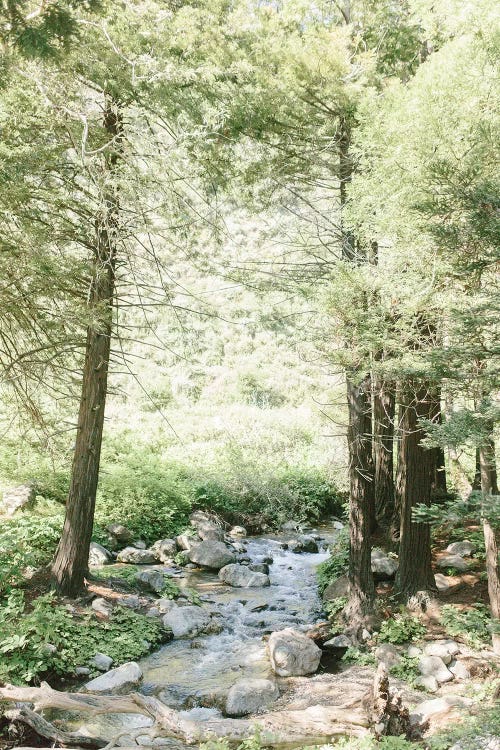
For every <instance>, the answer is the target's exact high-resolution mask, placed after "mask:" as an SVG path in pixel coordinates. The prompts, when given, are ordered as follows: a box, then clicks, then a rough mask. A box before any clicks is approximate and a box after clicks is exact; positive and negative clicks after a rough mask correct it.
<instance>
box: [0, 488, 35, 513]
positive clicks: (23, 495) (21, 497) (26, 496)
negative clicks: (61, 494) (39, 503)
mask: <svg viewBox="0 0 500 750" xmlns="http://www.w3.org/2000/svg"><path fill="white" fill-rule="evenodd" d="M35 498H36V483H35V482H34V481H32V482H26V483H25V484H19V485H18V486H17V487H11V488H10V489H8V490H4V493H3V499H2V503H3V507H4V508H5V515H7V516H13V515H14V513H16V512H17V511H18V510H21V508H27V507H28V506H29V505H32V504H33V503H34V502H35Z"/></svg>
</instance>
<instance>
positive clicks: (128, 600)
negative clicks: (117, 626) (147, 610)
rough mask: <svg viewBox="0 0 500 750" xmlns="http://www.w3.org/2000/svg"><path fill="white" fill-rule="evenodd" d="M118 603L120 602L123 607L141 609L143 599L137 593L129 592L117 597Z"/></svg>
mask: <svg viewBox="0 0 500 750" xmlns="http://www.w3.org/2000/svg"><path fill="white" fill-rule="evenodd" d="M117 604H120V605H121V606H122V607H128V609H139V607H140V606H141V600H140V599H139V597H138V596H136V595H135V594H127V595H125V596H121V597H120V598H119V599H117Z"/></svg>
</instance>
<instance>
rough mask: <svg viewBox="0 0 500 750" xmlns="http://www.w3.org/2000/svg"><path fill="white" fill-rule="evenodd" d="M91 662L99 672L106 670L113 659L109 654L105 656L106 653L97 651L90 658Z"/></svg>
mask: <svg viewBox="0 0 500 750" xmlns="http://www.w3.org/2000/svg"><path fill="white" fill-rule="evenodd" d="M92 664H93V665H94V667H97V669H99V670H100V671H101V672H107V671H108V669H110V667H111V665H112V664H113V659H112V658H111V656H107V655H106V654H100V653H97V654H96V655H95V656H94V658H93V659H92Z"/></svg>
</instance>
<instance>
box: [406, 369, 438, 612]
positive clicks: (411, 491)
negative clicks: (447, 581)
mask: <svg viewBox="0 0 500 750" xmlns="http://www.w3.org/2000/svg"><path fill="white" fill-rule="evenodd" d="M401 397H402V403H401V407H402V419H401V436H400V446H399V457H398V460H399V466H398V469H399V471H398V478H397V481H398V487H397V493H398V496H399V501H400V504H401V505H400V513H401V525H400V547H399V569H398V572H397V576H396V590H397V592H398V594H399V596H400V597H401V598H402V599H403V600H404V601H406V602H410V603H413V602H418V603H421V604H422V605H423V604H425V600H426V598H427V594H426V592H429V591H435V588H436V584H435V581H434V575H433V572H432V566H431V535H430V526H429V524H427V523H415V522H414V521H413V519H412V512H413V508H414V507H415V506H416V505H419V504H420V503H424V504H425V505H429V504H430V499H431V483H432V476H433V456H432V452H431V451H430V450H429V449H427V448H423V447H422V446H421V445H420V442H421V440H422V439H423V438H424V437H425V432H424V430H423V429H422V427H421V426H420V425H419V419H421V418H425V419H429V418H430V411H431V405H432V402H431V399H430V397H429V389H428V388H427V387H426V386H425V385H421V384H417V385H415V386H414V385H412V384H411V383H407V384H406V386H405V388H404V389H402V394H401Z"/></svg>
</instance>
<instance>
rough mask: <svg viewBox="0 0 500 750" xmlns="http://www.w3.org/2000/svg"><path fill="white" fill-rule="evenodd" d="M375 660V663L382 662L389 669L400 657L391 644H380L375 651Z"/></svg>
mask: <svg viewBox="0 0 500 750" xmlns="http://www.w3.org/2000/svg"><path fill="white" fill-rule="evenodd" d="M375 658H376V659H377V661H381V662H383V663H384V664H385V665H386V667H387V669H390V668H391V667H394V666H395V665H396V664H398V663H399V661H400V659H401V655H400V653H399V651H398V649H397V648H396V646H394V645H393V644H392V643H382V644H381V645H380V646H379V647H378V648H377V649H376V650H375Z"/></svg>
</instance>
